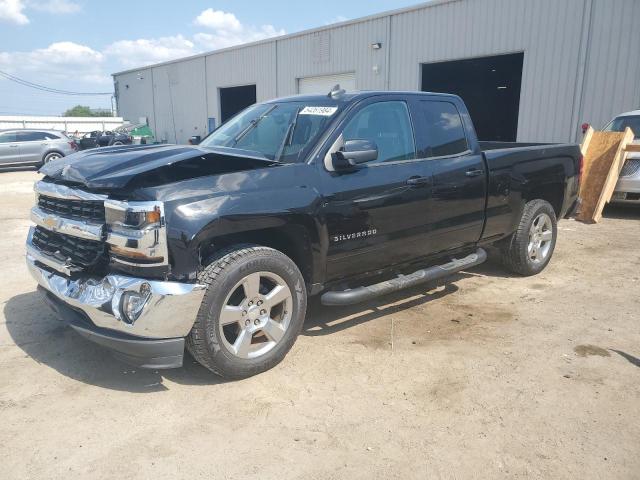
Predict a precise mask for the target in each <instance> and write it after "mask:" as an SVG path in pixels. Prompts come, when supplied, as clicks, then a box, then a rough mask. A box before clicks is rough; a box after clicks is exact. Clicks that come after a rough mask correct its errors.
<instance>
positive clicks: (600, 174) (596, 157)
mask: <svg viewBox="0 0 640 480" xmlns="http://www.w3.org/2000/svg"><path fill="white" fill-rule="evenodd" d="M590 133H591V132H587V135H585V142H584V144H583V148H582V151H583V155H584V171H583V175H582V182H581V184H580V198H581V199H582V203H581V204H580V212H579V213H578V216H577V217H576V218H577V220H580V221H582V222H586V223H595V222H598V221H599V220H600V218H601V217H602V209H603V208H604V206H605V204H606V203H608V202H609V200H610V199H611V195H612V194H613V190H614V188H615V186H616V182H617V181H618V175H619V174H620V170H621V169H622V164H623V160H624V156H625V153H624V149H625V147H626V146H627V144H628V143H630V142H632V141H633V132H632V131H631V130H630V129H628V128H627V129H626V130H625V131H624V132H593V133H591V134H590ZM589 134H590V135H589Z"/></svg>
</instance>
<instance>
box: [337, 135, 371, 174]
mask: <svg viewBox="0 0 640 480" xmlns="http://www.w3.org/2000/svg"><path fill="white" fill-rule="evenodd" d="M377 158H378V146H377V145H376V144H375V142H372V141H371V140H347V141H346V142H344V146H343V147H342V148H341V149H340V150H339V151H337V152H335V153H333V154H332V160H333V162H332V163H333V167H334V168H335V169H336V170H341V169H342V170H344V169H345V168H346V169H348V168H353V167H355V166H356V165H359V164H360V163H366V162H371V161H373V160H376V159H377Z"/></svg>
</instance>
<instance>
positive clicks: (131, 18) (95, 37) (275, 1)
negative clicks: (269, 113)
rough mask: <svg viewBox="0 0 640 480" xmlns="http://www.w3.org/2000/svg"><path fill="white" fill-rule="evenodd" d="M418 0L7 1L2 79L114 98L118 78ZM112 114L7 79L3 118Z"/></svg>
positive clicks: (1, 33) (100, 104) (2, 85)
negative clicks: (78, 110) (85, 109)
mask: <svg viewBox="0 0 640 480" xmlns="http://www.w3.org/2000/svg"><path fill="white" fill-rule="evenodd" d="M418 2H419V0H395V1H394V0H376V1H375V2H371V1H369V0H349V1H344V0H323V1H322V2H305V1H304V0H302V1H300V0H298V1H285V0H264V1H259V0H235V1H232V0H220V1H200V0H182V1H169V0H156V1H153V0H127V1H124V0H108V1H104V0H102V1H96V0H0V72H5V73H8V74H10V75H13V76H14V77H18V78H20V79H23V80H26V81H28V82H33V83H36V84H40V85H44V86H46V87H50V88H55V89H59V90H65V91H73V92H82V93H84V92H101V93H102V92H104V93H110V92H112V91H113V80H112V78H111V74H112V73H115V72H118V71H122V70H126V69H129V68H134V67H140V66H143V65H150V64H153V63H158V62H162V61H166V60H171V59H174V58H181V57H186V56H188V55H194V54H197V53H200V52H207V51H211V50H216V49H219V48H225V47H229V46H232V45H238V44H242V43H246V42H252V41H256V40H261V39H264V38H269V37H274V36H278V35H284V34H288V33H294V32H299V31H301V30H306V29H309V28H315V27H320V26H323V25H328V24H331V23H336V22H340V21H345V20H350V19H355V18H358V17H363V16H366V15H371V14H375V13H379V12H383V11H386V10H393V9H396V8H402V7H405V6H408V5H413V4H415V3H418ZM77 104H81V105H88V106H90V107H92V108H109V109H110V108H111V97H110V95H101V96H84V95H83V96H69V95H62V94H58V93H49V92H44V91H41V90H36V89H33V88H29V87H26V86H24V85H20V84H18V83H16V82H13V81H10V80H7V79H6V78H4V77H2V76H0V115H16V114H17V115H60V114H62V113H63V112H64V111H65V110H66V109H68V108H70V107H72V106H74V105H77Z"/></svg>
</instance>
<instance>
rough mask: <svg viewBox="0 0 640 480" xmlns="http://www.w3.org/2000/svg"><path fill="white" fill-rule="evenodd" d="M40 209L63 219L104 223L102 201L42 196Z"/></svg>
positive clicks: (39, 204) (39, 201)
mask: <svg viewBox="0 0 640 480" xmlns="http://www.w3.org/2000/svg"><path fill="white" fill-rule="evenodd" d="M38 207H40V208H41V209H42V210H44V211H45V212H48V213H53V214H56V215H60V216H61V217H66V218H72V219H74V220H88V221H91V222H95V223H104V202H103V201H102V200H70V199H66V198H55V197H48V196H46V195H40V196H39V197H38Z"/></svg>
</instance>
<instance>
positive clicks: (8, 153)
mask: <svg viewBox="0 0 640 480" xmlns="http://www.w3.org/2000/svg"><path fill="white" fill-rule="evenodd" d="M77 150H78V145H77V144H76V142H74V141H73V140H71V139H70V138H69V137H67V136H66V135H65V134H64V133H62V132H58V131H56V130H27V129H16V130H0V167H14V166H20V165H42V164H44V163H47V162H48V161H50V160H55V159H56V158H60V157H64V156H66V155H70V154H72V153H74V152H76V151H77Z"/></svg>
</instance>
